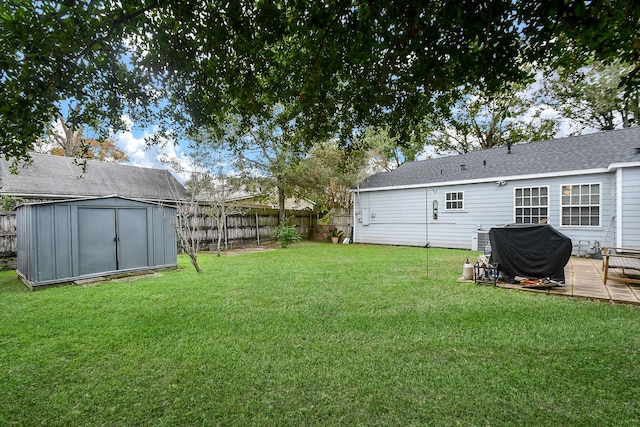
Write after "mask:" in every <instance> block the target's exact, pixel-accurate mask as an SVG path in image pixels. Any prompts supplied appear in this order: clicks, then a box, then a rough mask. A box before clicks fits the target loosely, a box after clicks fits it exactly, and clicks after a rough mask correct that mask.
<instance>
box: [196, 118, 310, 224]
mask: <svg viewBox="0 0 640 427" xmlns="http://www.w3.org/2000/svg"><path fill="white" fill-rule="evenodd" d="M285 111H286V108H284V107H282V106H279V105H278V106H275V107H274V108H273V109H271V112H270V115H269V116H268V117H266V116H264V117H254V118H253V120H252V121H251V125H250V126H242V125H241V124H240V123H239V121H241V118H231V119H229V118H228V119H227V121H226V123H225V125H224V126H217V127H208V128H199V129H197V130H194V131H192V132H190V133H189V136H190V138H191V139H192V141H194V143H195V145H196V146H197V150H198V151H200V152H202V151H206V150H209V151H210V152H212V153H216V156H217V157H218V158H221V159H224V162H225V163H226V170H225V171H223V172H225V173H226V174H227V175H231V176H235V177H236V180H240V181H242V182H243V183H244V185H245V187H250V186H252V185H253V186H260V187H262V188H263V190H264V189H266V188H272V189H275V192H276V193H277V195H278V209H279V220H280V222H281V223H282V222H283V221H285V219H286V218H285V215H286V211H285V199H286V197H289V196H293V195H294V194H295V193H296V190H297V187H298V186H299V177H298V176H297V174H296V167H297V166H298V164H299V163H300V162H301V160H302V159H303V158H304V157H305V155H306V153H307V147H308V144H306V142H305V141H304V139H302V137H301V134H300V132H299V131H298V129H297V125H296V121H295V120H289V119H288V118H289V116H288V115H286V114H285ZM236 119H237V120H236ZM194 148H195V147H194Z"/></svg>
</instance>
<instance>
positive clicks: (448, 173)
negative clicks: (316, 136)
mask: <svg viewBox="0 0 640 427" xmlns="http://www.w3.org/2000/svg"><path fill="white" fill-rule="evenodd" d="M626 162H638V165H639V166H640V127H633V128H627V129H620V130H613V131H607V132H599V133H592V134H588V135H581V136H574V137H568V138H560V139H554V140H549V141H539V142H530V143H526V144H514V145H512V146H511V153H510V154H509V150H508V148H507V147H506V146H501V147H496V148H492V149H489V150H481V151H473V152H471V153H467V154H460V155H456V156H449V157H440V158H434V159H427V160H421V161H416V162H408V163H405V164H403V165H401V166H399V167H398V168H397V169H394V170H392V171H390V172H381V173H377V174H375V175H372V176H371V177H369V178H368V179H366V180H365V181H364V182H363V183H362V184H361V185H360V189H368V188H371V189H373V188H380V187H403V186H413V185H421V184H430V183H438V184H440V183H448V182H464V181H475V180H483V179H487V180H490V179H497V178H503V177H517V176H524V175H532V176H533V175H541V174H553V173H561V172H570V171H585V170H598V169H606V168H608V167H610V166H611V165H612V164H616V163H626Z"/></svg>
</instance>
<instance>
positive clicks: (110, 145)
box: [34, 116, 129, 162]
mask: <svg viewBox="0 0 640 427" xmlns="http://www.w3.org/2000/svg"><path fill="white" fill-rule="evenodd" d="M34 151H36V152H39V153H49V154H53V155H54V156H65V157H75V158H78V159H84V160H106V161H113V162H126V161H128V160H129V159H128V157H127V155H126V154H125V152H124V151H122V150H121V149H119V148H118V147H116V144H115V141H114V139H113V138H102V139H95V138H88V137H86V136H85V127H84V126H82V125H80V126H75V127H72V126H70V125H69V124H68V123H67V121H66V120H65V119H64V118H63V117H62V116H58V120H57V122H56V124H54V125H53V126H51V127H50V128H49V130H48V131H47V135H46V137H45V139H42V140H40V141H38V142H37V143H36V144H35V145H34Z"/></svg>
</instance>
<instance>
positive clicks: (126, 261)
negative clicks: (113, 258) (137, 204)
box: [117, 208, 149, 270]
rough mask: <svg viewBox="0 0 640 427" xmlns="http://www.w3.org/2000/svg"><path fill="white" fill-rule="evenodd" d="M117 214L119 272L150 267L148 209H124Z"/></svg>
mask: <svg viewBox="0 0 640 427" xmlns="http://www.w3.org/2000/svg"><path fill="white" fill-rule="evenodd" d="M117 213H118V270H122V269H125V268H136V267H146V266H148V265H149V259H148V252H149V251H148V245H149V240H148V238H147V237H148V232H147V209H145V208H142V209H139V208H135V209H129V208H126V209H124V208H122V209H118V210H117Z"/></svg>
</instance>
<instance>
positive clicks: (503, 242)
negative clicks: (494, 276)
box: [489, 224, 572, 282]
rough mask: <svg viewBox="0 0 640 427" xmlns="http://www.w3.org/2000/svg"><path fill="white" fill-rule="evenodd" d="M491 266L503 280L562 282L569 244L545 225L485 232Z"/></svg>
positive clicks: (523, 225) (569, 240) (560, 234)
mask: <svg viewBox="0 0 640 427" xmlns="http://www.w3.org/2000/svg"><path fill="white" fill-rule="evenodd" d="M489 242H490V243H491V262H492V263H498V264H499V266H500V271H501V272H502V273H503V274H504V276H513V277H515V276H520V277H527V278H549V279H551V280H555V281H560V282H564V279H565V278H564V266H565V265H566V264H567V262H568V261H569V258H570V257H571V249H572V243H571V239H569V238H568V237H567V236H565V235H564V234H562V233H560V232H559V231H557V230H556V229H554V228H553V227H552V226H550V225H548V224H511V225H507V226H505V227H501V228H492V229H491V230H489Z"/></svg>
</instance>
